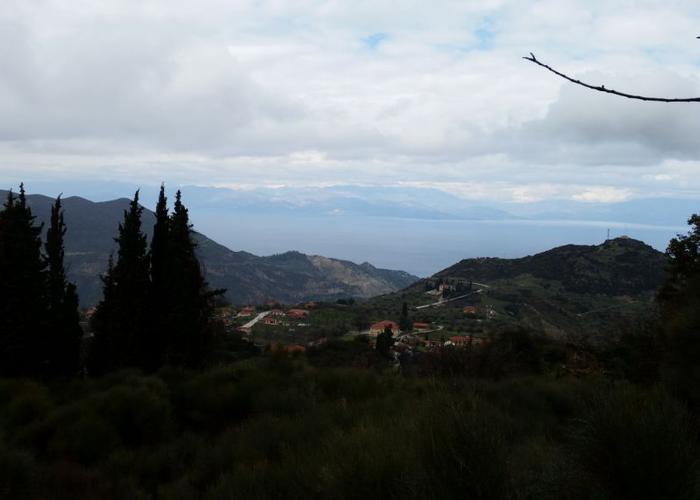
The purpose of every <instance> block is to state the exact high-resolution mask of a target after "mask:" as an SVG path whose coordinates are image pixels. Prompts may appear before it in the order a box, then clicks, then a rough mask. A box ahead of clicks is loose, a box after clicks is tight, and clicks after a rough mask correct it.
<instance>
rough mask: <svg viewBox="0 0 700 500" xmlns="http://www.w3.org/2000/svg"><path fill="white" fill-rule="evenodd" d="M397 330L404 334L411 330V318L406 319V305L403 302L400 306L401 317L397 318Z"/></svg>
mask: <svg viewBox="0 0 700 500" xmlns="http://www.w3.org/2000/svg"><path fill="white" fill-rule="evenodd" d="M399 328H400V329H401V331H403V332H406V331H408V330H411V329H412V328H413V322H412V321H411V318H409V317H408V304H407V303H406V302H404V303H403V304H402V306H401V317H400V318H399Z"/></svg>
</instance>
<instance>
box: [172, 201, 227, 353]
mask: <svg viewBox="0 0 700 500" xmlns="http://www.w3.org/2000/svg"><path fill="white" fill-rule="evenodd" d="M191 229H192V226H191V225H190V222H189V214H188V211H187V208H186V207H185V206H184V205H183V204H182V193H181V192H180V191H178V192H177V194H176V196H175V205H174V207H173V213H172V215H171V216H170V225H169V230H170V235H169V244H168V259H167V262H168V268H167V273H166V275H167V304H168V307H167V313H166V315H165V322H166V325H167V336H168V348H167V353H166V356H167V362H168V363H171V364H175V365H185V366H200V365H202V364H203V363H204V362H205V359H206V357H207V355H208V351H209V349H210V347H211V342H212V328H211V316H212V312H213V298H214V296H215V295H217V294H218V293H220V291H219V292H210V291H209V290H208V287H207V283H206V281H205V280H204V275H203V272H202V268H201V266H200V263H199V260H198V259H197V255H196V251H195V250H196V243H195V241H194V240H193V237H192V230H191Z"/></svg>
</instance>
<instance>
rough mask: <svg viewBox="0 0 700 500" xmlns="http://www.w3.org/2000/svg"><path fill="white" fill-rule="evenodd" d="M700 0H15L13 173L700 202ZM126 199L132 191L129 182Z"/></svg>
mask: <svg viewBox="0 0 700 500" xmlns="http://www.w3.org/2000/svg"><path fill="white" fill-rule="evenodd" d="M698 35H700V3H698V2H697V0H695V1H674V0H666V1H643V0H641V1H640V0H635V1H610V0H605V1H602V0H601V1H597V0H547V1H524V0H523V1H501V0H478V1H468V0H455V1H447V0H446V1H439V0H434V1H432V2H426V1H414V0H402V1H400V2H396V1H384V0H366V1H365V0H353V1H349V0H345V1H338V0H330V1H320V0H296V1H291V0H287V1H283V0H272V1H267V0H255V1H252V0H251V1H245V0H211V1H204V0H198V1H192V0H189V1H184V0H162V1H161V0H100V1H94V0H93V1H86V0H47V1H42V0H2V7H1V8H0V182H2V183H3V184H4V186H3V187H7V186H9V185H12V184H14V185H16V184H17V182H18V181H19V180H21V179H24V180H26V181H27V182H31V181H32V180H52V179H53V180H59V181H66V182H67V181H70V179H74V178H81V179H89V180H92V179H100V178H105V179H112V180H118V181H125V182H133V183H149V184H154V183H159V182H160V181H161V180H164V181H166V182H168V183H170V184H171V185H172V184H196V185H205V186H206V185H215V186H229V187H237V188H238V187H245V188H248V187H255V186H262V185H265V186H281V185H284V186H316V185H318V186H327V185H335V184H359V185H386V186H394V185H408V186H414V187H415V186H429V187H438V188H440V189H443V190H446V191H448V192H450V193H453V194H457V195H459V196H462V197H465V198H470V199H471V198H473V199H484V200H499V201H536V200H546V199H573V200H580V201H587V202H591V203H595V202H610V201H622V200H626V199H630V198H635V197H648V196H676V197H693V196H697V195H698V194H700V175H698V174H700V103H698V104H655V103H644V102H640V101H628V100H625V99H620V98H616V97H612V96H606V95H603V94H600V93H597V92H591V91H587V90H584V89H581V88H578V87H576V86H573V85H571V84H568V83H566V82H564V81H563V80H560V79H558V78H556V77H555V76H554V75H552V74H550V73H547V72H546V71H544V70H542V69H540V68H538V67H536V66H535V65H534V64H531V63H528V62H526V61H523V60H522V59H521V56H524V55H527V54H528V53H529V52H531V51H532V52H534V53H535V54H536V55H537V56H538V58H540V59H541V60H542V61H544V62H547V63H550V64H552V65H554V66H555V67H557V68H559V69H560V70H562V71H565V72H567V73H570V74H571V75H573V76H576V77H578V78H581V79H585V80H587V81H590V82H591V83H595V84H605V85H606V86H607V87H609V88H615V89H619V90H624V91H630V92H635V93H647V94H658V95H666V96H675V97H692V96H700V40H697V39H696V38H695V37H696V36H698ZM125 195H126V193H125Z"/></svg>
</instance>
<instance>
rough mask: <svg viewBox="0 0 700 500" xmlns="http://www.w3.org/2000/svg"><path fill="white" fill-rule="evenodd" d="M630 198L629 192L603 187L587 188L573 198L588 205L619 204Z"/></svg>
mask: <svg viewBox="0 0 700 500" xmlns="http://www.w3.org/2000/svg"><path fill="white" fill-rule="evenodd" d="M629 196H630V193H629V190H626V189H619V188H613V187H608V186H603V187H592V188H587V189H586V190H584V191H583V192H581V193H578V194H575V195H573V196H572V197H571V198H572V199H574V200H576V201H585V202H586V203H619V202H622V201H626V200H627V199H628V198H629Z"/></svg>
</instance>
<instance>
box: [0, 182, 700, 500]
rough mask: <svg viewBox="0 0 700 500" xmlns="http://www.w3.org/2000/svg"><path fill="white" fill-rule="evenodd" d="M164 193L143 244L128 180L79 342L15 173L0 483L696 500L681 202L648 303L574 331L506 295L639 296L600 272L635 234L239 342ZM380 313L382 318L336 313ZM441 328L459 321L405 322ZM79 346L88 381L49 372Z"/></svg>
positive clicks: (200, 491)
mask: <svg viewBox="0 0 700 500" xmlns="http://www.w3.org/2000/svg"><path fill="white" fill-rule="evenodd" d="M166 201H167V200H166V199H165V192H164V189H163V190H161V197H160V201H159V204H158V208H157V210H156V213H157V219H156V228H155V230H154V238H153V239H152V240H151V245H150V250H149V248H148V245H147V238H146V236H145V234H144V233H143V232H142V230H141V222H142V221H141V211H142V208H141V207H140V206H139V205H138V193H137V195H136V196H135V197H134V200H133V201H132V203H131V206H130V208H129V210H128V211H126V212H125V214H124V220H123V222H122V224H121V225H120V226H119V234H118V238H117V242H118V244H119V252H118V254H117V257H116V261H110V265H109V272H108V273H107V275H106V276H105V278H104V299H103V301H102V302H101V303H100V305H99V307H98V308H97V311H96V314H95V319H94V320H95V325H94V326H95V338H94V339H93V341H92V342H84V344H87V345H83V346H80V345H79V344H78V342H76V335H75V334H76V330H75V325H76V324H77V314H76V308H77V298H76V296H75V290H74V288H73V287H72V286H71V285H70V284H69V283H68V282H67V281H66V278H65V270H64V267H63V254H64V252H63V235H64V234H65V233H66V228H65V225H64V223H63V219H62V211H61V200H60V199H58V200H56V202H55V205H54V211H53V217H52V218H51V227H50V229H49V231H48V233H47V241H46V244H45V246H44V249H45V255H42V253H41V247H42V245H41V239H40V228H38V227H37V226H36V225H34V222H33V221H34V218H33V215H32V213H31V210H30V209H29V208H28V207H27V205H26V200H25V195H24V190H23V189H22V190H21V191H20V195H19V197H18V198H17V200H15V199H14V197H13V195H10V197H9V198H8V200H7V202H6V204H5V208H4V209H3V210H2V211H1V212H0V266H1V267H0V269H1V270H2V272H3V273H4V274H3V275H2V277H3V280H2V281H0V306H1V307H2V313H3V315H2V316H0V356H2V358H0V361H2V363H3V364H2V365H1V368H2V374H3V376H5V377H6V378H1V379H0V498H9V499H27V500H34V499H44V498H58V499H71V500H73V499H78V500H79V499H93V498H100V499H107V500H110V499H115V500H117V499H190V498H191V499H200V498H204V499H228V498H245V499H248V498H250V499H263V498H284V499H290V498H291V499H293V498H300V499H302V498H303V499H307V498H319V499H345V498H347V499H353V498H401V499H412V498H415V499H450V498H470V499H509V500H511V499H512V500H520V499H560V498H569V499H572V500H578V499H581V500H607V499H610V500H613V499H634V500H639V499H659V498H664V499H666V498H668V499H671V498H673V499H676V498H678V499H700V433H699V431H700V430H699V429H698V416H699V415H700V389H698V387H700V375H699V373H700V371H699V370H698V366H699V365H698V361H697V360H698V359H699V357H700V336H698V325H699V324H700V313H699V312H698V311H700V217H698V216H693V217H692V218H691V219H690V221H689V222H690V224H691V227H692V229H691V232H690V233H689V234H688V235H687V236H679V237H678V238H676V239H674V240H673V241H672V242H671V244H670V245H669V249H668V252H667V258H668V262H669V274H668V277H667V279H666V281H665V283H664V284H663V286H662V287H661V290H660V293H659V296H658V305H659V315H658V316H656V313H657V310H656V308H651V307H649V308H648V309H649V310H648V311H646V312H647V313H648V314H647V315H638V316H636V317H635V320H634V321H629V320H626V323H627V324H626V325H625V327H624V328H623V327H614V326H610V325H613V322H612V321H610V320H609V319H608V320H605V321H604V323H605V322H607V325H608V326H609V328H608V329H607V330H606V331H601V332H600V335H598V336H595V337H576V336H572V335H569V336H564V335H552V329H548V328H544V327H542V324H539V326H540V327H534V328H533V324H532V323H531V322H530V321H528V320H527V318H530V317H531V316H528V315H526V314H525V313H523V311H527V310H533V309H534V310H536V311H537V312H538V314H540V315H541V316H543V317H545V316H546V318H548V319H547V321H548V322H549V324H550V325H552V326H553V327H555V328H556V327H557V324H558V323H557V321H558V320H557V319H556V318H558V317H559V318H564V319H566V320H569V321H570V320H572V318H579V320H580V321H581V322H585V321H586V320H584V319H583V318H584V317H585V316H586V315H587V314H589V313H594V312H596V313H597V312H598V310H596V309H593V310H591V309H590V307H591V304H592V303H593V302H594V301H600V303H601V304H603V303H607V304H608V307H618V306H619V304H620V303H623V304H624V303H625V301H628V302H630V303H634V302H635V301H640V300H641V297H643V296H644V295H645V294H648V293H650V291H649V290H647V289H646V288H645V287H646V285H644V286H642V288H640V289H639V290H638V293H635V294H631V291H630V290H631V289H629V288H628V287H629V286H632V285H631V284H632V283H633V282H635V280H637V281H639V280H642V281H644V279H646V278H643V277H642V278H639V277H631V278H620V279H622V280H623V282H622V283H617V282H616V280H617V279H618V278H617V277H616V276H617V271H614V272H612V274H610V273H608V274H607V275H608V277H610V278H611V280H612V281H605V280H604V277H605V275H606V268H605V266H606V265H607V266H608V267H611V266H612V267H614V266H616V265H618V264H619V265H621V266H622V267H623V268H625V266H628V265H631V264H630V263H633V264H634V263H638V262H639V259H637V258H635V257H634V255H637V254H639V253H640V252H642V253H643V252H644V251H645V250H644V249H643V248H640V247H639V245H637V243H635V242H629V241H624V240H622V241H613V242H606V244H604V245H601V246H600V247H594V248H592V249H591V248H588V249H584V251H583V253H582V251H581V249H578V250H577V251H574V249H572V248H569V247H564V250H560V251H561V252H562V255H561V257H562V258H563V259H564V260H565V261H567V262H569V263H571V262H574V263H577V266H578V267H577V270H574V271H573V272H572V273H571V275H570V276H567V277H565V278H563V279H554V278H553V277H552V276H547V273H548V272H549V270H548V269H547V266H546V264H548V263H550V264H551V262H552V260H551V259H552V258H553V257H552V255H547V256H545V257H543V258H535V257H533V258H528V259H530V260H527V259H526V260H525V261H524V262H525V263H526V264H527V265H525V264H523V263H522V262H521V263H520V264H517V265H516V263H510V264H507V265H506V267H507V266H511V267H512V266H515V267H517V266H521V267H520V268H517V269H516V270H515V271H513V269H511V270H510V271H512V273H511V275H510V276H507V277H505V278H502V280H500V281H499V279H493V280H492V281H491V282H490V286H489V288H488V290H486V289H485V288H482V289H481V290H482V291H480V292H478V291H477V289H476V287H483V286H484V285H483V284H481V285H480V284H479V283H477V282H476V281H475V282H474V283H472V282H471V281H469V282H467V280H466V278H465V277H459V276H457V277H455V278H452V277H450V276H446V277H441V278H438V283H439V284H438V287H439V289H438V290H436V291H433V290H432V289H430V286H426V283H422V284H420V285H418V286H416V287H413V288H412V289H409V290H406V291H405V293H404V294H403V295H401V296H399V295H393V296H384V297H380V298H378V299H376V300H374V301H370V302H367V303H364V304H352V303H349V302H348V301H344V303H337V304H333V305H330V304H316V305H315V307H312V305H309V308H310V309H311V313H310V314H308V312H307V311H302V310H296V311H292V314H288V315H287V316H284V317H283V316H281V315H277V316H270V318H272V319H273V320H274V321H270V323H272V324H269V325H264V324H258V325H256V326H255V327H254V328H253V331H252V333H251V334H250V335H251V338H249V340H252V341H253V342H250V341H247V340H245V339H244V338H243V337H241V336H239V335H238V333H234V332H233V331H231V327H234V328H235V326H238V324H239V323H238V322H229V324H228V325H227V323H226V321H224V320H229V319H230V315H231V313H232V310H231V308H230V307H224V306H222V304H221V303H218V304H216V303H215V294H214V293H212V292H210V291H209V290H208V289H207V286H206V283H205V281H204V278H203V275H202V271H201V268H200V266H199V263H198V260H197V257H196V254H195V243H194V241H193V238H192V236H191V234H192V233H191V227H190V225H189V217H188V213H187V209H186V208H185V207H184V206H183V205H182V202H181V197H180V193H179V192H178V194H177V196H176V203H175V206H174V211H173V213H172V214H168V210H167V204H166ZM591 253H592V254H591ZM582 255H583V256H584V257H582ZM536 257H537V256H536ZM648 257H649V256H648ZM645 258H646V257H645ZM649 258H650V259H651V260H653V259H655V257H653V256H651V257H649ZM542 259H544V260H542ZM642 260H644V258H643V259H642ZM581 262H588V264H586V265H584V264H581ZM606 262H607V264H604V263H606ZM620 263H622V264H620ZM472 264H473V263H472ZM472 264H468V265H464V263H461V265H462V268H463V270H464V269H472V270H473V268H472V267H470V266H471V265H472ZM502 264H503V263H502V262H497V265H498V266H501V265H502ZM474 265H476V266H477V267H478V266H481V265H486V268H487V269H491V268H490V267H489V266H491V264H483V263H477V264H474ZM522 266H525V267H522ZM601 266H602V267H601ZM555 267H556V266H555ZM458 271H459V269H457V270H455V269H453V270H452V271H450V272H455V273H457V272H458ZM482 271H483V270H482ZM510 271H508V272H510ZM521 271H523V272H521ZM524 271H527V272H524ZM627 271H629V269H627ZM459 272H462V271H459ZM591 273H592V274H591ZM506 274H508V273H506ZM479 279H481V280H483V278H479ZM600 280H603V282H602V283H599V281H600ZM467 283H468V285H467ZM428 285H430V283H428ZM640 286H641V285H640ZM591 287H592V288H591ZM426 288H428V290H426ZM436 292H437V293H436ZM13 293H14V294H15V295H13ZM438 294H440V297H441V298H442V299H443V301H444V302H440V303H439V304H438V305H437V306H435V307H432V306H431V307H427V308H420V309H419V308H418V307H417V305H418V304H417V303H416V302H417V301H418V300H422V301H425V300H426V297H428V299H427V300H432V301H438V300H439V298H438ZM460 294H463V295H464V294H469V295H468V296H467V297H466V299H467V301H464V302H460V301H459V300H462V299H461V298H459V297H460ZM471 295H475V296H476V295H478V297H472V296H471ZM577 297H578V298H579V299H576V298H577ZM455 298H458V299H459V300H453V299H455ZM584 300H589V301H591V302H587V303H585V304H584V302H583V301H584ZM649 303H651V302H649ZM557 304H558V305H557ZM215 305H218V306H219V309H218V310H216V312H215V309H214V306H215ZM535 305H537V307H535ZM548 307H549V308H550V309H547V308H548ZM557 308H558V309H557ZM632 310H633V309H632V308H631V307H630V308H627V309H626V311H627V313H630V311H632ZM556 311H559V313H560V316H557V315H556V314H555V313H556ZM543 312H546V315H545V314H543ZM499 316H504V318H503V319H501V318H500V317H499ZM215 317H220V319H221V321H217V320H215ZM600 317H602V318H606V316H604V315H602V316H600ZM622 317H624V316H621V315H620V316H617V319H620V318H622ZM648 317H651V318H652V319H651V320H650V319H648ZM275 318H278V319H275ZM396 318H398V319H399V322H400V323H401V327H402V328H401V330H402V331H401V333H400V334H399V335H397V336H395V335H394V332H393V331H392V326H387V327H386V328H385V329H384V331H383V332H381V333H380V334H379V335H378V336H377V337H376V338H375V339H371V338H370V337H369V336H368V335H363V334H359V332H358V330H364V329H365V328H366V326H368V324H369V323H370V322H374V321H377V320H382V319H396ZM276 322H278V323H279V324H274V323H276ZM418 323H429V324H430V325H432V326H430V327H429V328H426V325H422V327H421V330H423V332H421V333H417V332H415V331H413V332H411V325H413V326H416V325H417V324H418ZM587 324H588V325H589V326H590V325H591V323H587ZM390 325H391V324H390ZM394 327H395V325H394ZM225 328H229V331H226V330H225ZM425 330H428V331H427V332H426V331H425ZM453 333H469V335H462V336H455V337H452V338H450V339H449V342H434V343H431V342H426V341H425V340H426V338H427V339H428V340H435V337H441V338H442V339H444V338H445V337H446V336H449V335H451V334H453ZM559 333H561V332H559ZM472 334H473V335H472ZM421 335H422V336H423V338H420V336H421ZM265 336H267V337H265ZM321 339H322V340H321ZM261 340H262V342H260V341H261ZM312 340H313V341H315V342H311V341H312ZM273 341H274V342H280V344H282V345H281V346H269V347H270V348H269V349H259V348H258V347H257V346H256V344H259V343H263V344H269V343H272V342H273ZM296 343H304V344H306V345H305V346H289V345H287V346H286V347H287V349H285V345H284V344H296ZM81 347H83V348H87V349H86V350H87V352H88V368H89V369H88V370H87V373H86V374H87V375H88V376H89V377H85V376H83V377H77V376H73V377H70V376H67V375H77V373H76V372H77V371H78V369H79V368H80V367H79V366H78V365H79V363H78V362H77V359H78V358H77V349H78V348H81ZM90 348H91V349H90ZM83 373H85V371H83Z"/></svg>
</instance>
